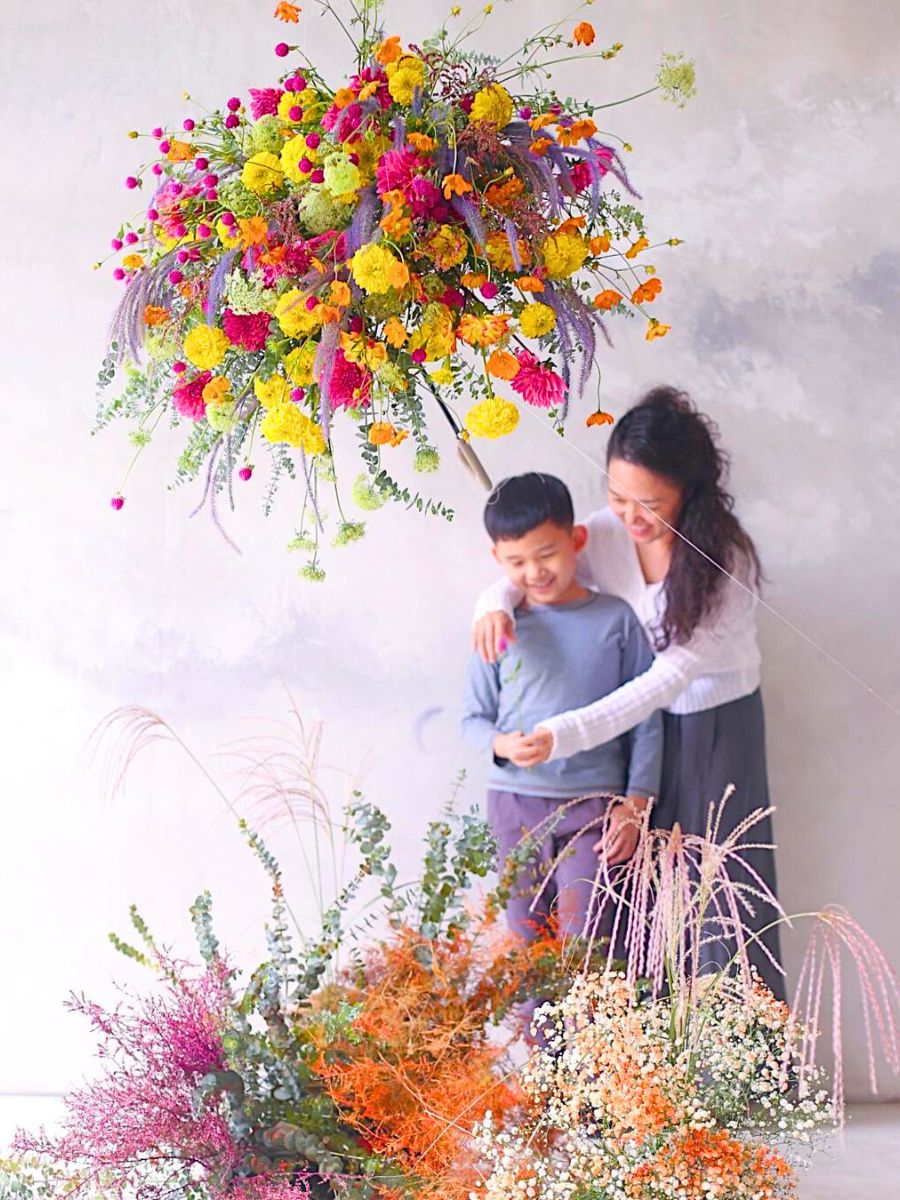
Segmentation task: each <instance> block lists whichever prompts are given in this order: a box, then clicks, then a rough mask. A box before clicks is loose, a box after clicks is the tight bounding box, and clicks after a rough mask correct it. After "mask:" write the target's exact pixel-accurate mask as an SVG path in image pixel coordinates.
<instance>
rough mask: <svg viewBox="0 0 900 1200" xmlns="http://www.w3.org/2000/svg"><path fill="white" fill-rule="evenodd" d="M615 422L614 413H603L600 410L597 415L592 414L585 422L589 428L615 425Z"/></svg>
mask: <svg viewBox="0 0 900 1200" xmlns="http://www.w3.org/2000/svg"><path fill="white" fill-rule="evenodd" d="M615 420H616V418H615V417H614V416H613V415H612V413H608V412H601V410H600V409H598V410H597V411H596V412H595V413H591V415H590V416H589V417H588V419H587V420H586V421H585V425H587V426H588V428H590V426H591V425H613V424H615Z"/></svg>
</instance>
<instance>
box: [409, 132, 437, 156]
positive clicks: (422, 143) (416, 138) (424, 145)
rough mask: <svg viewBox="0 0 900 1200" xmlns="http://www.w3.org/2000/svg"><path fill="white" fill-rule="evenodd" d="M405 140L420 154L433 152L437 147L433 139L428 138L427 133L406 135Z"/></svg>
mask: <svg viewBox="0 0 900 1200" xmlns="http://www.w3.org/2000/svg"><path fill="white" fill-rule="evenodd" d="M406 140H407V141H408V142H409V144H410V145H411V146H415V148H416V149H417V150H418V151H419V153H420V154H427V153H428V152H429V150H433V149H434V148H435V146H437V142H436V141H435V140H434V138H433V137H429V136H428V134H427V133H408V134H407V135H406Z"/></svg>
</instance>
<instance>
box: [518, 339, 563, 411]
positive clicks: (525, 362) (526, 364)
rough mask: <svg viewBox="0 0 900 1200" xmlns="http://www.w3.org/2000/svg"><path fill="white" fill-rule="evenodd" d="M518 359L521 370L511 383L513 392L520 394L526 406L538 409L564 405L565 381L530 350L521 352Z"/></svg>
mask: <svg viewBox="0 0 900 1200" xmlns="http://www.w3.org/2000/svg"><path fill="white" fill-rule="evenodd" d="M516 358H517V359H518V361H519V370H518V372H517V374H516V375H515V377H514V378H513V379H512V381H511V382H510V387H511V388H512V390H513V391H514V392H518V394H519V395H520V396H521V397H522V399H523V400H524V401H525V402H526V404H533V405H534V406H535V407H536V408H553V407H554V406H555V405H558V404H562V402H563V400H564V399H565V395H566V384H565V380H564V379H563V378H562V377H561V376H560V375H557V373H556V372H555V371H554V370H552V368H550V367H548V366H547V364H546V363H542V362H541V360H540V359H539V358H538V357H537V356H536V355H534V354H532V353H531V351H530V350H520V351H519V352H518V353H517V354H516Z"/></svg>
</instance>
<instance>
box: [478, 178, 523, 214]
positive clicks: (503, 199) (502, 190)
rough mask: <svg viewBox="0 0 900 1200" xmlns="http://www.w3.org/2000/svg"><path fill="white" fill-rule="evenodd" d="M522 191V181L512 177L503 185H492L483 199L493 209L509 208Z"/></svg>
mask: <svg viewBox="0 0 900 1200" xmlns="http://www.w3.org/2000/svg"><path fill="white" fill-rule="evenodd" d="M524 190H525V184H524V183H523V182H522V180H521V179H518V178H516V176H513V178H512V179H507V180H506V181H505V182H504V183H492V184H491V186H490V187H489V188H488V190H487V191H486V192H485V194H484V198H485V200H487V202H488V204H490V205H491V206H492V207H494V208H509V206H510V205H511V204H512V202H513V201H514V200H516V199H517V198H518V197H519V196H521V194H522V193H523V192H524Z"/></svg>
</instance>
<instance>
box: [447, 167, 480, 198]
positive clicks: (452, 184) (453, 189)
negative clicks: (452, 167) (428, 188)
mask: <svg viewBox="0 0 900 1200" xmlns="http://www.w3.org/2000/svg"><path fill="white" fill-rule="evenodd" d="M474 190H475V189H474V188H473V187H472V185H471V183H469V181H468V179H464V178H463V176H462V175H458V174H456V173H454V174H452V175H445V176H444V199H445V200H449V199H450V197H451V196H464V195H465V194H466V192H473V191H474Z"/></svg>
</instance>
